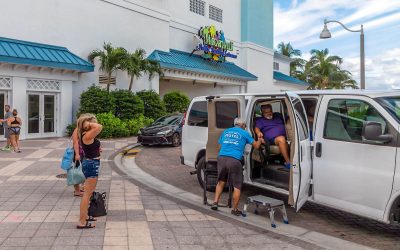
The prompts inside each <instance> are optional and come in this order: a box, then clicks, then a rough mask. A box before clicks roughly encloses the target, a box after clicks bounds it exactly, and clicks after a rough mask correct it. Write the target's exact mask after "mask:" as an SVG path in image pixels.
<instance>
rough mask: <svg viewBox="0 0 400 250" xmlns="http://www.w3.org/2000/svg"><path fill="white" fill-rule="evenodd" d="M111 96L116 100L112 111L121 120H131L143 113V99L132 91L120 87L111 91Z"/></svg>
mask: <svg viewBox="0 0 400 250" xmlns="http://www.w3.org/2000/svg"><path fill="white" fill-rule="evenodd" d="M110 96H111V97H112V99H113V101H114V110H112V112H113V114H114V115H115V116H116V117H118V118H120V119H121V120H129V119H133V118H136V117H138V116H140V115H143V113H144V105H143V101H142V100H141V99H140V98H139V97H138V96H137V95H135V94H134V93H132V92H131V91H128V90H122V89H118V90H115V91H111V92H110Z"/></svg>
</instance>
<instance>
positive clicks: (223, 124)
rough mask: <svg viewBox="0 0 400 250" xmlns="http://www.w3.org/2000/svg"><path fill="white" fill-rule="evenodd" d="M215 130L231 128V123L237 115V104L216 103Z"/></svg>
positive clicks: (232, 102)
mask: <svg viewBox="0 0 400 250" xmlns="http://www.w3.org/2000/svg"><path fill="white" fill-rule="evenodd" d="M215 109H216V115H217V128H231V127H233V121H234V120H235V118H236V117H238V115H239V113H238V112H239V107H238V103H237V102H234V101H231V102H229V101H228V102H216V103H215Z"/></svg>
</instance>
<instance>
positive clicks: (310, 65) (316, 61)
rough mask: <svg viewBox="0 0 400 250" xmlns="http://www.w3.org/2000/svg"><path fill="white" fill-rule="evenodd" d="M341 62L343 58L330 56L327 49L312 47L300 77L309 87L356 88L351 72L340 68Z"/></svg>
mask: <svg viewBox="0 0 400 250" xmlns="http://www.w3.org/2000/svg"><path fill="white" fill-rule="evenodd" d="M342 63H343V59H342V58H341V57H339V56H330V55H329V50H328V49H324V50H316V49H313V50H311V58H310V60H309V61H308V62H307V63H306V65H305V67H304V71H303V76H302V77H301V78H302V80H305V81H307V82H309V83H310V87H309V89H332V88H336V89H343V88H348V87H351V88H357V85H356V82H355V81H354V80H353V79H352V78H351V73H350V72H349V71H347V70H342V69H341V68H340V66H341V64H342Z"/></svg>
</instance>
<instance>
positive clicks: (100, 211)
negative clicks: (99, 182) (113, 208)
mask: <svg viewBox="0 0 400 250" xmlns="http://www.w3.org/2000/svg"><path fill="white" fill-rule="evenodd" d="M106 196H107V194H106V192H104V193H99V192H93V194H92V197H90V204H89V210H88V215H89V216H93V217H99V216H104V215H107V209H106Z"/></svg>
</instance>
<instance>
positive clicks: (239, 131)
mask: <svg viewBox="0 0 400 250" xmlns="http://www.w3.org/2000/svg"><path fill="white" fill-rule="evenodd" d="M245 129H246V123H245V122H244V121H243V120H241V119H239V118H236V119H235V120H234V127H233V128H228V129H226V130H225V131H224V132H223V133H222V134H221V137H220V138H219V140H218V144H219V145H220V151H219V154H218V158H217V161H218V183H217V187H216V188H215V198H214V203H213V204H212V206H211V209H213V210H218V201H219V198H220V197H221V193H222V191H223V189H224V186H225V183H226V182H227V181H228V180H229V182H230V184H231V185H232V186H233V209H232V211H231V213H232V214H233V215H236V216H240V215H242V212H241V211H240V210H238V206H239V199H240V190H241V189H242V184H243V167H242V162H241V160H242V157H243V151H244V148H245V146H246V144H252V145H253V147H255V148H259V147H260V146H261V143H263V142H264V140H263V139H262V138H260V139H259V140H258V141H254V139H253V137H251V135H250V133H249V132H247V131H246V130H245Z"/></svg>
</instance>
